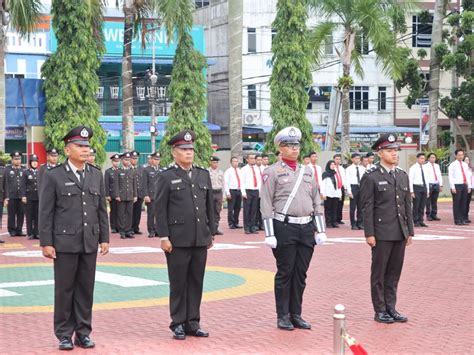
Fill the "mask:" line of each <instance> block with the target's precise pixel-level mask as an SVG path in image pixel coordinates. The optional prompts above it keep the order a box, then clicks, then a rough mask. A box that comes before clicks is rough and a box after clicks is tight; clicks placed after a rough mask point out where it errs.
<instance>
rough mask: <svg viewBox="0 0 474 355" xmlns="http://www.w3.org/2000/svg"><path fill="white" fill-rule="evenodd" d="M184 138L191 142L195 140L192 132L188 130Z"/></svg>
mask: <svg viewBox="0 0 474 355" xmlns="http://www.w3.org/2000/svg"><path fill="white" fill-rule="evenodd" d="M184 140H185V141H186V142H191V141H192V140H193V137H192V136H191V133H189V132H186V134H185V135H184Z"/></svg>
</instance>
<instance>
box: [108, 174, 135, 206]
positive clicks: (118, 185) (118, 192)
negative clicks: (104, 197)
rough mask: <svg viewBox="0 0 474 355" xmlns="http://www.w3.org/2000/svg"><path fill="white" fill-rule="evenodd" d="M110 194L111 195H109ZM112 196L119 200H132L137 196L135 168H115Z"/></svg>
mask: <svg viewBox="0 0 474 355" xmlns="http://www.w3.org/2000/svg"><path fill="white" fill-rule="evenodd" d="M111 196H112V195H111ZM113 196H115V197H116V198H117V197H120V200H121V201H133V199H134V198H135V197H137V178H136V170H135V169H133V168H128V169H125V168H119V169H117V170H115V177H114V186H113Z"/></svg>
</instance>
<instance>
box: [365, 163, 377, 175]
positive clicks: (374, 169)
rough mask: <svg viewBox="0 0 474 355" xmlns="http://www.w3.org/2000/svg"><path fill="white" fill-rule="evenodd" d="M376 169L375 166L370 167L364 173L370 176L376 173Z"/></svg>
mask: <svg viewBox="0 0 474 355" xmlns="http://www.w3.org/2000/svg"><path fill="white" fill-rule="evenodd" d="M377 169H378V166H377V165H375V166H373V167H371V168H370V169H369V170H367V171H366V172H365V173H366V174H372V173H373V172H374V171H377Z"/></svg>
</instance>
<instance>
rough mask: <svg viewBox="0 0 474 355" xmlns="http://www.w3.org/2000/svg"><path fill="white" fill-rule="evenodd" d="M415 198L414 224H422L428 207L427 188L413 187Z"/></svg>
mask: <svg viewBox="0 0 474 355" xmlns="http://www.w3.org/2000/svg"><path fill="white" fill-rule="evenodd" d="M413 192H414V193H415V198H414V199H413V223H415V224H416V223H422V222H423V216H424V212H425V205H426V188H425V187H424V186H417V185H414V186H413Z"/></svg>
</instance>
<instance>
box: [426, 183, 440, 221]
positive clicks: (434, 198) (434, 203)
mask: <svg viewBox="0 0 474 355" xmlns="http://www.w3.org/2000/svg"><path fill="white" fill-rule="evenodd" d="M438 197H439V184H430V197H428V199H427V200H426V217H431V218H434V217H437V216H438Z"/></svg>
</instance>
